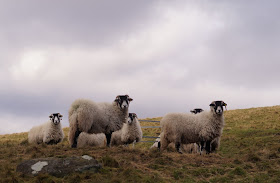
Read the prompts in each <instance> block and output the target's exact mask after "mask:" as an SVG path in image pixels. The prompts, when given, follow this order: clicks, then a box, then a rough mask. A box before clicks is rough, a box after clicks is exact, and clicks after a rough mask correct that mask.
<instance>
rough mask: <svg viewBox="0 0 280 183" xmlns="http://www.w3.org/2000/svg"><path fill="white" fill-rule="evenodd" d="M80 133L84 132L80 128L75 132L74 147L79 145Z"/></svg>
mask: <svg viewBox="0 0 280 183" xmlns="http://www.w3.org/2000/svg"><path fill="white" fill-rule="evenodd" d="M80 133H82V132H81V131H80V130H76V132H75V136H74V142H73V144H72V146H71V147H72V148H76V147H77V140H78V137H79V135H80Z"/></svg>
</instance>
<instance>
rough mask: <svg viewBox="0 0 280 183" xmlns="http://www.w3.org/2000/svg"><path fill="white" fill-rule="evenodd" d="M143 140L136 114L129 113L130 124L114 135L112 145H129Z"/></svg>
mask: <svg viewBox="0 0 280 183" xmlns="http://www.w3.org/2000/svg"><path fill="white" fill-rule="evenodd" d="M141 139H142V129H141V126H140V123H139V121H138V119H137V115H136V114H135V113H129V118H128V122H127V123H126V124H124V125H123V127H122V129H121V130H119V131H116V132H114V133H113V134H112V140H111V145H112V146H116V145H128V144H131V143H133V147H134V144H135V142H139V141H140V140H141Z"/></svg>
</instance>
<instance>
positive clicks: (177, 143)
mask: <svg viewBox="0 0 280 183" xmlns="http://www.w3.org/2000/svg"><path fill="white" fill-rule="evenodd" d="M175 147H176V149H177V151H178V153H180V154H183V153H182V151H181V144H180V142H176V144H175Z"/></svg>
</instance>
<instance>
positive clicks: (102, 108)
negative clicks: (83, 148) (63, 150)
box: [68, 95, 133, 148]
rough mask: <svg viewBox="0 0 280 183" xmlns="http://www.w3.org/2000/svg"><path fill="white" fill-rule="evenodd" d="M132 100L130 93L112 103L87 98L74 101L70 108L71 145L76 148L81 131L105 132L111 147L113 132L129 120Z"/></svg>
mask: <svg viewBox="0 0 280 183" xmlns="http://www.w3.org/2000/svg"><path fill="white" fill-rule="evenodd" d="M132 100H133V99H132V98H130V97H129V96H128V95H118V96H117V97H116V99H115V100H114V101H113V102H112V103H111V104H110V103H95V102H93V101H91V100H86V99H78V100H76V101H74V102H73V103H72V105H71V107H70V109H69V124H70V125H69V126H70V130H69V137H68V140H69V143H70V146H71V147H72V148H76V147H77V138H78V137H79V135H80V133H81V132H86V133H91V134H92V133H95V134H96V133H104V134H105V136H106V140H107V146H108V147H109V146H110V142H111V136H112V133H113V132H114V131H117V130H120V129H121V128H122V126H123V124H124V123H126V122H127V118H128V107H129V103H130V102H131V101H132Z"/></svg>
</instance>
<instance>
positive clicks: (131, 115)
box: [127, 113, 137, 125]
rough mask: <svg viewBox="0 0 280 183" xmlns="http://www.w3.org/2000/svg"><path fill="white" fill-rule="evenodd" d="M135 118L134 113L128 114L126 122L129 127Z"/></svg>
mask: <svg viewBox="0 0 280 183" xmlns="http://www.w3.org/2000/svg"><path fill="white" fill-rule="evenodd" d="M135 118H137V115H136V114H135V113H129V115H128V122H127V123H128V124H129V125H131V124H132V122H133V120H134V119H135Z"/></svg>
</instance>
